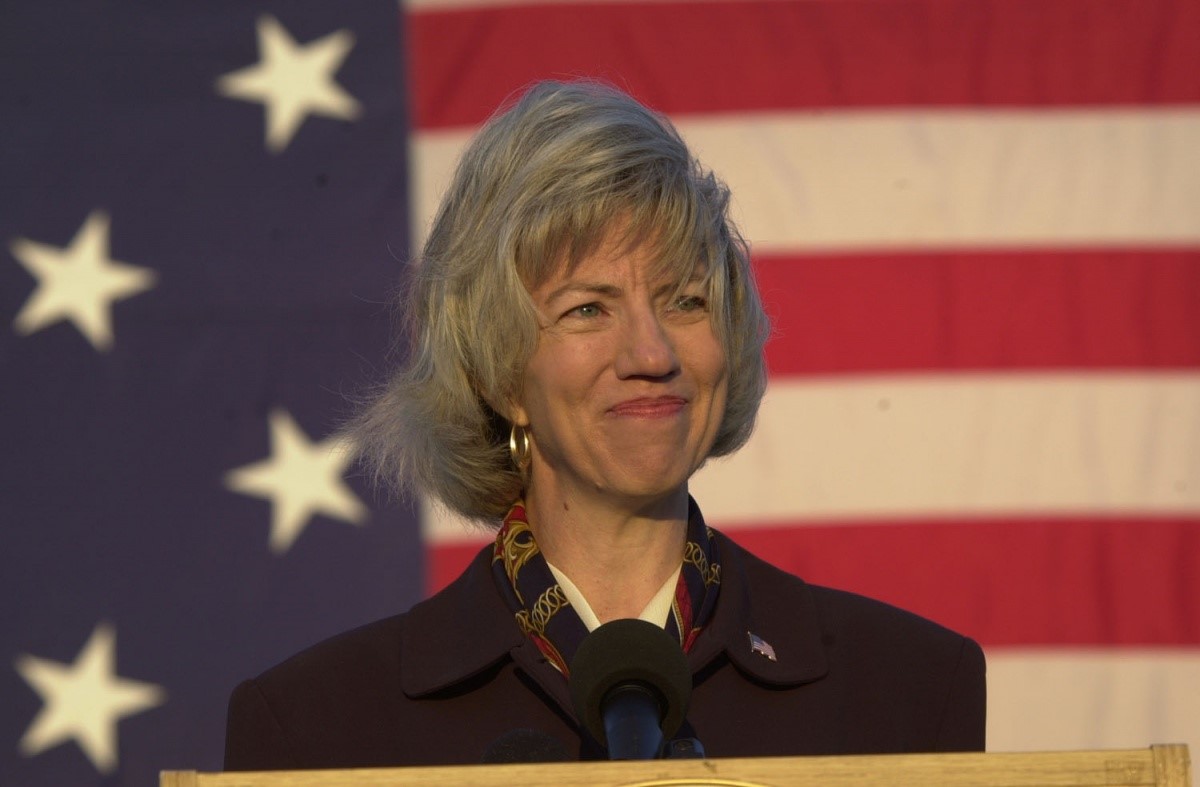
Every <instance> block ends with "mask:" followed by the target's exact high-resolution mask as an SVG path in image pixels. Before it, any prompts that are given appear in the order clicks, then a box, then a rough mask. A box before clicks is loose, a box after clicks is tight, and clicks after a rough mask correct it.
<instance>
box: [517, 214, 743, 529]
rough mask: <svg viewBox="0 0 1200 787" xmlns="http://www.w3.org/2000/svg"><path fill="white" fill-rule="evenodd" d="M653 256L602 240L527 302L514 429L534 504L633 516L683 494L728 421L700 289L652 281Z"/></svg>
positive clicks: (720, 354)
mask: <svg viewBox="0 0 1200 787" xmlns="http://www.w3.org/2000/svg"><path fill="white" fill-rule="evenodd" d="M651 269H652V266H651V251H650V249H649V248H647V247H637V248H635V249H633V250H632V251H630V250H627V249H624V248H623V247H622V244H619V243H618V242H617V240H616V239H615V238H614V237H613V235H612V234H610V236H609V239H608V241H607V242H605V243H602V244H601V245H600V247H599V248H598V249H597V251H596V252H594V253H593V254H591V255H590V256H588V257H586V258H584V259H583V260H582V261H581V262H580V264H579V265H578V266H577V267H576V268H575V269H574V270H573V271H571V272H570V273H568V272H567V271H566V270H565V266H564V267H562V268H560V269H559V271H558V272H557V273H556V274H555V275H553V276H551V277H550V279H549V280H547V281H545V282H543V283H542V284H540V285H539V286H538V287H536V288H535V289H534V290H533V291H532V292H531V293H530V294H531V295H532V297H533V302H534V305H535V307H536V308H537V311H538V315H539V323H540V326H541V328H540V331H539V337H538V345H537V350H536V351H535V352H534V354H533V357H532V358H531V359H530V361H529V364H528V365H527V367H526V369H525V374H524V379H523V392H522V396H521V399H520V401H519V402H517V403H516V406H515V410H514V413H513V416H514V419H513V420H514V421H515V422H516V423H518V424H520V425H523V426H524V425H527V426H528V427H529V431H530V435H531V442H532V445H533V466H532V469H531V477H530V482H529V483H530V491H531V494H536V495H547V496H550V497H557V498H559V499H561V500H562V501H563V502H564V503H569V502H570V501H572V500H577V499H579V498H581V497H595V496H597V495H600V496H604V497H605V498H606V499H607V500H608V502H609V503H610V504H611V503H613V502H618V501H620V500H623V501H625V502H626V503H627V504H629V505H630V506H631V508H632V507H636V506H638V505H641V504H645V503H650V502H653V501H654V500H657V499H662V498H663V497H664V496H666V495H670V494H672V493H678V492H680V491H681V490H683V489H684V488H686V483H687V479H688V477H689V476H691V474H692V473H693V472H694V471H695V470H696V469H697V468H698V467H699V466H700V464H701V463H702V462H703V461H704V457H705V456H706V455H707V454H708V450H709V448H710V447H711V445H712V443H713V440H714V439H715V438H716V434H717V429H718V427H719V425H720V423H721V418H722V416H723V415H724V412H725V397H726V392H727V387H728V386H727V379H726V374H727V365H726V362H725V353H724V349H723V348H722V346H721V343H720V341H719V340H718V338H717V336H716V334H715V333H714V331H713V327H712V321H711V319H710V315H709V310H708V303H707V299H706V297H705V292H706V291H705V288H704V286H703V284H702V282H700V281H699V280H697V281H695V282H692V283H690V284H689V285H688V286H686V287H684V288H683V289H682V291H679V292H677V289H678V288H677V286H676V285H677V282H674V281H666V280H658V281H656V280H652V279H651V278H650V276H651V273H650V271H651Z"/></svg>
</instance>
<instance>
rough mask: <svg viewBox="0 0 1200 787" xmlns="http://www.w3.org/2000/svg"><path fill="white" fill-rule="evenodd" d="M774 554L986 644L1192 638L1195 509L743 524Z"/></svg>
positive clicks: (819, 579) (1198, 603)
mask: <svg viewBox="0 0 1200 787" xmlns="http://www.w3.org/2000/svg"><path fill="white" fill-rule="evenodd" d="M732 535H733V538H734V539H735V540H736V541H738V542H739V543H740V544H742V545H743V546H745V547H746V548H747V549H749V550H750V551H751V552H754V553H756V554H759V555H764V556H765V555H769V556H770V558H771V562H772V563H774V564H775V565H777V566H779V567H781V568H783V569H785V570H787V571H791V572H793V573H795V574H798V575H800V576H803V577H804V578H805V579H806V580H808V581H810V582H813V583H816V584H821V585H828V586H830V587H838V588H843V589H846V590H852V591H855V592H857V593H862V594H863V595H867V596H871V597H873V598H878V599H882V600H884V601H887V602H889V603H892V604H895V605H896V606H899V607H903V608H905V609H909V610H912V611H913V612H916V613H917V614H920V615H924V616H926V617H929V618H931V619H933V620H936V621H938V622H940V623H942V624H944V625H946V626H949V627H950V628H953V629H955V630H957V631H961V632H963V633H965V634H968V635H970V636H973V637H975V638H976V639H978V640H979V641H980V642H982V643H984V644H986V645H1101V644H1103V645H1196V644H1200V519H1195V518H1179V519H1148V518H1145V519H1135V518H1129V519H1124V518H1109V519H1100V520H1095V519H1093V520H1087V521H1084V520H1077V521H1073V520H1067V519H1059V518H1045V519H1037V518H1027V519H1014V520H1010V521H994V520H989V521H978V522H959V523H937V522H916V523H908V524H902V523H888V524H871V525H857V526H852V525H845V524H839V525H830V526H804V527H790V528H789V527H776V528H748V529H740V530H737V531H735V532H733V534H732Z"/></svg>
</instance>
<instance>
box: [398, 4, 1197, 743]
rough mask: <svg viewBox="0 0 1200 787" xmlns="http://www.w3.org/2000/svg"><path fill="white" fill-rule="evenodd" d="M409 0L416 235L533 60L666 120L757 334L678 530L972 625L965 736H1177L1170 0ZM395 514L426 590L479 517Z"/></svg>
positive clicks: (1188, 206) (1181, 145)
mask: <svg viewBox="0 0 1200 787" xmlns="http://www.w3.org/2000/svg"><path fill="white" fill-rule="evenodd" d="M406 8H407V11H408V39H407V40H408V47H407V48H408V52H409V56H410V69H411V72H410V75H411V80H412V82H411V85H412V101H413V125H414V128H413V133H412V136H411V143H410V159H411V162H412V176H411V195H412V206H413V213H412V219H413V224H412V235H413V237H414V239H415V243H416V245H415V246H414V248H419V243H420V240H421V239H422V237H423V234H424V232H425V231H426V230H427V228H428V223H429V221H430V219H431V218H432V214H433V211H434V209H435V206H436V204H437V201H438V199H439V197H440V194H441V191H442V189H444V188H445V186H446V184H447V183H448V180H449V176H450V172H451V168H452V166H453V163H454V161H455V159H456V157H457V155H458V153H459V152H460V151H461V149H462V148H463V146H464V145H465V144H466V142H467V141H468V140H469V138H470V136H471V134H472V131H473V129H475V128H477V127H478V125H479V124H480V123H481V122H482V121H484V120H485V119H486V118H487V117H488V116H489V114H490V113H491V112H492V111H494V109H495V108H496V107H497V105H499V104H500V103H501V102H503V101H504V100H505V99H506V98H507V97H509V96H511V95H512V94H513V93H514V91H518V90H519V89H520V88H521V87H523V86H524V85H527V84H528V83H530V82H531V81H533V80H536V79H540V78H547V77H560V78H561V77H576V76H582V77H591V78H598V79H602V80H606V81H608V82H611V83H613V84H616V85H618V86H620V87H622V88H624V89H626V90H628V91H629V92H631V93H632V94H633V95H635V96H636V97H638V98H639V99H641V100H643V101H644V102H646V103H647V104H649V105H651V106H653V107H656V108H658V109H660V110H662V111H664V112H667V113H668V114H669V115H670V117H671V118H672V119H673V121H674V122H675V123H676V125H677V127H678V128H679V130H680V131H681V133H682V134H683V136H684V138H685V139H687V140H688V142H689V143H690V145H691V146H692V148H693V150H694V151H695V152H697V154H698V155H699V157H700V158H701V160H702V161H703V163H705V164H706V165H707V166H709V167H711V168H712V169H714V170H715V171H716V172H717V173H718V174H719V175H720V176H722V177H723V178H724V179H725V180H726V181H727V182H728V183H729V185H730V186H731V188H732V190H733V194H734V210H735V215H736V217H737V220H738V222H739V224H740V226H741V228H742V230H743V232H744V234H745V235H746V237H747V239H748V240H749V241H750V243H751V246H752V256H753V260H754V266H755V270H756V274H757V277H758V282H759V286H760V288H761V290H762V294H763V297H764V300H765V302H766V305H767V309H768V312H769V313H770V315H771V317H772V320H773V324H774V332H773V337H772V340H771V342H770V343H769V345H768V348H767V355H768V361H769V367H770V372H771V380H770V385H769V388H768V392H767V396H766V399H765V401H764V402H763V406H762V411H761V414H760V417H759V423H758V427H757V431H756V433H755V435H754V437H753V438H752V440H751V442H750V444H749V445H748V446H747V447H746V448H745V449H743V450H742V451H741V452H740V453H739V454H737V455H735V456H734V457H732V458H729V459H725V460H718V461H713V462H711V463H710V464H709V465H708V466H706V467H705V468H704V469H702V470H701V471H700V472H699V473H698V474H697V476H696V477H695V478H694V479H693V483H692V491H693V494H694V495H695V496H696V497H697V499H698V500H699V502H700V504H701V507H702V508H703V509H704V511H705V514H706V518H707V519H708V520H709V522H710V523H711V524H712V525H714V526H715V527H717V528H719V529H723V530H725V531H727V532H729V533H730V534H731V535H732V536H733V537H734V538H735V539H736V540H738V541H739V542H741V543H742V544H743V545H745V546H747V547H748V548H750V549H751V550H752V551H755V552H756V553H758V554H759V555H761V556H763V557H765V558H767V559H769V560H771V561H772V562H774V563H775V564H776V565H778V566H780V567H781V568H784V569H786V570H789V571H792V572H795V573H797V574H799V575H800V576H803V577H805V578H806V579H808V580H809V581H813V582H817V583H822V584H827V585H832V586H836V587H841V588H845V589H849V590H854V591H857V592H861V593H864V594H867V595H871V596H874V597H877V598H880V599H883V600H885V601H889V602H892V603H895V604H897V605H899V606H903V607H906V608H909V609H912V610H914V611H916V612H918V613H920V614H923V615H926V616H928V617H930V618H932V619H934V620H937V621H939V622H942V623H944V624H945V625H948V626H951V627H953V628H955V629H957V630H959V631H962V632H963V633H966V634H968V635H970V636H972V637H975V638H976V639H978V640H979V641H980V642H981V644H983V645H984V648H985V651H986V653H987V656H988V665H989V666H988V688H989V721H988V746H989V748H991V749H999V750H1039V749H1062V748H1083V747H1123V746H1131V747H1140V746H1145V745H1148V744H1150V743H1154V742H1169V741H1182V742H1186V743H1189V744H1190V745H1191V746H1192V750H1193V751H1200V46H1197V44H1196V42H1197V41H1200V4H1197V3H1196V2H1194V1H1193V0H1137V1H1130V0H970V1H969V2H968V1H967V0H797V1H794V2H789V1H783V0H765V1H756V0H750V1H748V2H655V3H626V2H609V3H600V2H567V1H564V2H542V3H536V4H517V3H507V2H496V1H495V0H481V1H480V2H473V1H470V0H463V1H461V2H460V1H459V0H449V1H442V0H410V2H408V4H407V5H406ZM422 524H423V538H424V541H425V543H426V545H427V549H428V560H429V564H428V565H429V568H428V574H427V576H428V582H429V585H428V588H429V590H433V589H435V588H437V587H440V586H442V585H444V584H445V583H446V582H448V581H449V580H450V579H451V578H452V577H453V576H455V575H456V574H457V573H458V571H459V570H460V569H461V567H462V566H463V565H464V564H465V562H466V560H467V558H468V557H469V556H470V555H471V554H473V553H474V551H475V550H476V549H477V548H478V545H479V543H480V537H479V536H478V535H477V534H473V533H471V532H470V531H469V530H464V529H463V528H462V527H461V523H458V522H456V521H454V520H453V518H452V517H448V516H446V515H445V514H444V513H442V512H440V511H438V510H436V509H434V508H427V510H426V511H425V514H424V517H423V520H422Z"/></svg>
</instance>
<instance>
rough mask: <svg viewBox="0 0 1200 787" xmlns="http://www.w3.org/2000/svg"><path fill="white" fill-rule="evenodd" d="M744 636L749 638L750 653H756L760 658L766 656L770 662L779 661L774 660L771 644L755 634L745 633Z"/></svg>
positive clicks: (773, 649)
mask: <svg viewBox="0 0 1200 787" xmlns="http://www.w3.org/2000/svg"><path fill="white" fill-rule="evenodd" d="M746 636H747V637H749V638H750V651H751V652H752V653H757V654H758V655H760V656H766V657H767V658H768V659H770V660H771V661H778V660H779V659H777V658H775V648H773V647H771V643H769V642H767V641H766V640H764V639H763V638H762V637H759V636H758V635H756V634H752V633H750V632H749V631H747V632H746Z"/></svg>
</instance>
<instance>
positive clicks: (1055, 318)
mask: <svg viewBox="0 0 1200 787" xmlns="http://www.w3.org/2000/svg"><path fill="white" fill-rule="evenodd" d="M755 263H756V271H757V276H758V283H759V288H760V290H761V291H762V295H763V300H764V302H765V304H766V307H767V311H768V313H769V314H770V315H771V319H772V325H773V329H774V330H773V338H772V340H771V342H770V343H769V344H768V345H767V357H768V361H769V363H770V368H771V371H772V373H774V374H783V375H792V374H812V373H817V374H820V373H838V372H861V371H870V372H874V371H896V370H981V369H1041V370H1047V369H1056V370H1058V369H1062V370H1065V369H1100V368H1104V369H1112V368H1154V369H1164V368H1196V367H1200V316H1198V314H1200V312H1198V310H1200V250H1185V251H1128V250H1112V249H1098V250H1089V251H1055V252H1047V251H1041V252H1035V251H1024V250H1022V251H997V252H982V251H969V252H958V253H955V252H951V253H925V254H912V253H895V252H888V253H883V252H879V253H873V254H854V255H836V256H834V255H831V256H805V255H795V256H790V255H789V256H771V255H760V256H758V257H756V260H755Z"/></svg>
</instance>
